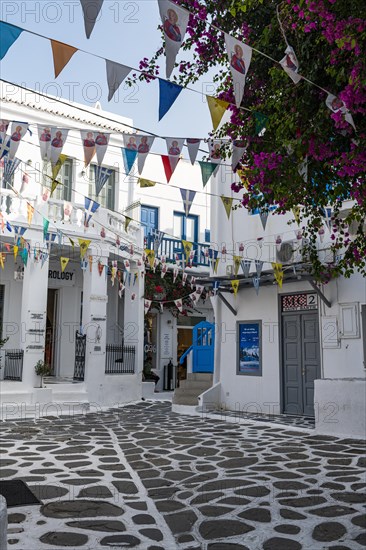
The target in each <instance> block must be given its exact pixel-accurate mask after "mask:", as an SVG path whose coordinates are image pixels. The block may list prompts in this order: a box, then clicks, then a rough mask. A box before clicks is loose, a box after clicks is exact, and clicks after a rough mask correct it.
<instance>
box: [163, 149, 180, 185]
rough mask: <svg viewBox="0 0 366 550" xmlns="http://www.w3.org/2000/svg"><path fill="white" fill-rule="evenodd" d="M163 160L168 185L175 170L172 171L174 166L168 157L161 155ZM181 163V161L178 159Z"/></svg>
mask: <svg viewBox="0 0 366 550" xmlns="http://www.w3.org/2000/svg"><path fill="white" fill-rule="evenodd" d="M161 160H162V161H163V166H164V171H165V176H166V180H167V183H169V182H170V179H171V177H172V175H173V172H174V170H172V166H171V164H170V158H169V157H168V156H167V155H161ZM178 161H179V159H178Z"/></svg>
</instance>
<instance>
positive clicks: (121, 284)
mask: <svg viewBox="0 0 366 550" xmlns="http://www.w3.org/2000/svg"><path fill="white" fill-rule="evenodd" d="M125 288H126V287H125V285H124V284H123V283H119V287H118V296H119V297H120V298H122V294H123V291H124V289H125Z"/></svg>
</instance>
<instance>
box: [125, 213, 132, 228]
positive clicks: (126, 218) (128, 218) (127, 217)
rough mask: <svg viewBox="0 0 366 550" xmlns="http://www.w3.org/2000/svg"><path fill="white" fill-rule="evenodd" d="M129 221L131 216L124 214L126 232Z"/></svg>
mask: <svg viewBox="0 0 366 550" xmlns="http://www.w3.org/2000/svg"><path fill="white" fill-rule="evenodd" d="M131 222H132V218H130V217H129V216H125V231H126V232H127V229H128V226H129V225H130V223H131Z"/></svg>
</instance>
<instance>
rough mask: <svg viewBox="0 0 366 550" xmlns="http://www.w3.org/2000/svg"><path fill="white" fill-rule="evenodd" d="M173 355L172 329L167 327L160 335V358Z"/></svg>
mask: <svg viewBox="0 0 366 550" xmlns="http://www.w3.org/2000/svg"><path fill="white" fill-rule="evenodd" d="M171 357H173V335H172V330H171V329H168V330H165V331H163V332H162V335H161V358H162V359H168V358H171Z"/></svg>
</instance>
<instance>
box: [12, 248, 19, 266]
mask: <svg viewBox="0 0 366 550" xmlns="http://www.w3.org/2000/svg"><path fill="white" fill-rule="evenodd" d="M18 250H19V246H18V245H16V244H15V245H14V246H13V254H14V262H16V261H17V256H18Z"/></svg>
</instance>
